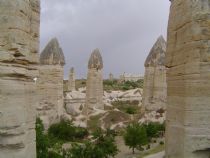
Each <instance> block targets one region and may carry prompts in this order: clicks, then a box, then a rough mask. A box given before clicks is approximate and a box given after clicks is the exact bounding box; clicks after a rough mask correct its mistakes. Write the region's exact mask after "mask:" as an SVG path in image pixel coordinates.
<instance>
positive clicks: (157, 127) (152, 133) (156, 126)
mask: <svg viewBox="0 0 210 158" xmlns="http://www.w3.org/2000/svg"><path fill="white" fill-rule="evenodd" d="M144 126H145V128H146V131H147V136H148V137H149V139H151V138H156V137H158V136H160V133H161V132H164V131H165V125H164V124H160V123H154V122H150V123H148V124H146V125H144Z"/></svg>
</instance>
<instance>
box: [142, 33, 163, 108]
mask: <svg viewBox="0 0 210 158" xmlns="http://www.w3.org/2000/svg"><path fill="white" fill-rule="evenodd" d="M165 53H166V41H165V40H164V38H163V37H162V36H160V37H159V38H158V39H157V41H156V42H155V44H154V45H153V47H152V49H151V51H150V53H149V55H148V57H147V59H146V61H145V64H144V65H145V75H144V87H143V108H144V109H143V110H148V111H152V110H158V109H160V108H162V109H165V107H166V96H167V86H166V67H165Z"/></svg>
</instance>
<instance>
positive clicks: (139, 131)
mask: <svg viewBox="0 0 210 158" xmlns="http://www.w3.org/2000/svg"><path fill="white" fill-rule="evenodd" d="M124 141H125V145H127V146H129V147H130V148H132V151H133V154H134V153H135V149H136V148H137V147H138V148H141V146H142V145H146V144H147V142H148V141H147V133H146V129H145V127H144V126H141V125H140V124H138V123H132V124H130V125H128V127H127V128H126V131H125V134H124Z"/></svg>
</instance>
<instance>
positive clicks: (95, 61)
mask: <svg viewBox="0 0 210 158" xmlns="http://www.w3.org/2000/svg"><path fill="white" fill-rule="evenodd" d="M88 69H98V70H101V69H103V60H102V56H101V53H100V51H99V49H98V48H96V49H95V50H94V51H93V52H92V54H91V56H90V59H89V62H88Z"/></svg>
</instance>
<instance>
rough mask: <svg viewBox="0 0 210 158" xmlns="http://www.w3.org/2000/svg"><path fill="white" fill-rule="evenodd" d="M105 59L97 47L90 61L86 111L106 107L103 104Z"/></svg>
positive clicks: (86, 112)
mask: <svg viewBox="0 0 210 158" xmlns="http://www.w3.org/2000/svg"><path fill="white" fill-rule="evenodd" d="M102 69H103V61H102V57H101V54H100V52H99V49H95V50H94V51H93V52H92V54H91V57H90V59H89V63H88V75H87V89H86V103H85V108H84V113H85V114H86V115H88V113H89V111H91V109H93V108H98V109H104V104H103V72H102Z"/></svg>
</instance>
